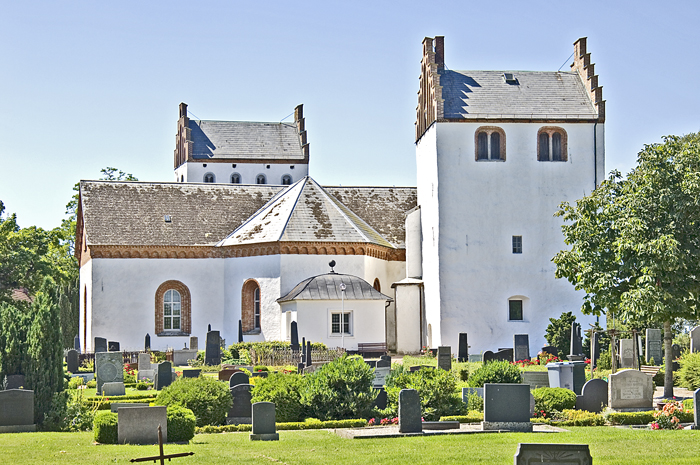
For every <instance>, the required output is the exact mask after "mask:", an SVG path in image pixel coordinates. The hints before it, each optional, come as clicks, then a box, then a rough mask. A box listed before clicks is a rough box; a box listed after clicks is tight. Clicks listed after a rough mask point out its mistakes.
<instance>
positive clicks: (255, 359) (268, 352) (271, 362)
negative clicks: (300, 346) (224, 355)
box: [248, 348, 346, 366]
mask: <svg viewBox="0 0 700 465" xmlns="http://www.w3.org/2000/svg"><path fill="white" fill-rule="evenodd" d="M248 353H249V354H250V359H251V361H252V364H253V365H267V366H283V365H292V366H296V365H297V364H298V363H299V362H301V356H302V352H301V351H293V350H292V349H286V348H285V349H282V348H276V349H258V350H255V349H251V350H250V351H249V352H248ZM345 353H346V352H345V350H344V349H341V348H335V349H311V361H312V362H331V361H333V360H335V359H337V358H340V357H342V356H343V354H345Z"/></svg>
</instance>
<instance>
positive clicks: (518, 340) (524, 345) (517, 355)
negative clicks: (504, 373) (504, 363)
mask: <svg viewBox="0 0 700 465" xmlns="http://www.w3.org/2000/svg"><path fill="white" fill-rule="evenodd" d="M513 347H514V348H515V349H514V350H513V361H514V362H519V361H521V360H528V361H529V360H530V336H528V335H527V334H515V335H513Z"/></svg>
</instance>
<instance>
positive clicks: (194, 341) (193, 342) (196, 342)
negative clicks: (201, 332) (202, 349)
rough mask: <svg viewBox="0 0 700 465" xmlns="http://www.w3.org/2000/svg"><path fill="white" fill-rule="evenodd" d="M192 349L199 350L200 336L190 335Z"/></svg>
mask: <svg viewBox="0 0 700 465" xmlns="http://www.w3.org/2000/svg"><path fill="white" fill-rule="evenodd" d="M190 350H195V351H199V338H198V337H197V336H190Z"/></svg>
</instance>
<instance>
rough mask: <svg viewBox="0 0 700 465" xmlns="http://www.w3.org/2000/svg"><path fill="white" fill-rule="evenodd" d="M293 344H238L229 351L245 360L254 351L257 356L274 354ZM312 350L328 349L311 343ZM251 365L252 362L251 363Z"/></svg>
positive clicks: (278, 342)
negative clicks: (276, 350) (275, 351)
mask: <svg viewBox="0 0 700 465" xmlns="http://www.w3.org/2000/svg"><path fill="white" fill-rule="evenodd" d="M290 347H291V342H285V341H260V342H238V343H236V344H231V345H230V346H229V347H228V351H229V352H230V355H231V357H232V358H234V359H236V358H238V359H245V358H247V357H248V352H249V351H250V350H254V351H255V353H256V354H257V355H262V354H265V353H272V351H273V350H274V349H289V348H290ZM311 348H312V349H327V348H328V347H326V345H325V344H323V343H321V342H313V343H311ZM249 363H250V362H249Z"/></svg>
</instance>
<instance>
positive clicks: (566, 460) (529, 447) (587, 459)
mask: <svg viewBox="0 0 700 465" xmlns="http://www.w3.org/2000/svg"><path fill="white" fill-rule="evenodd" d="M592 463H593V459H592V458H591V452H590V450H589V449H588V444H524V443H520V444H518V450H517V451H516V452H515V465H530V464H533V465H534V464H542V465H546V464H549V465H562V464H566V465H591V464H592Z"/></svg>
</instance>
